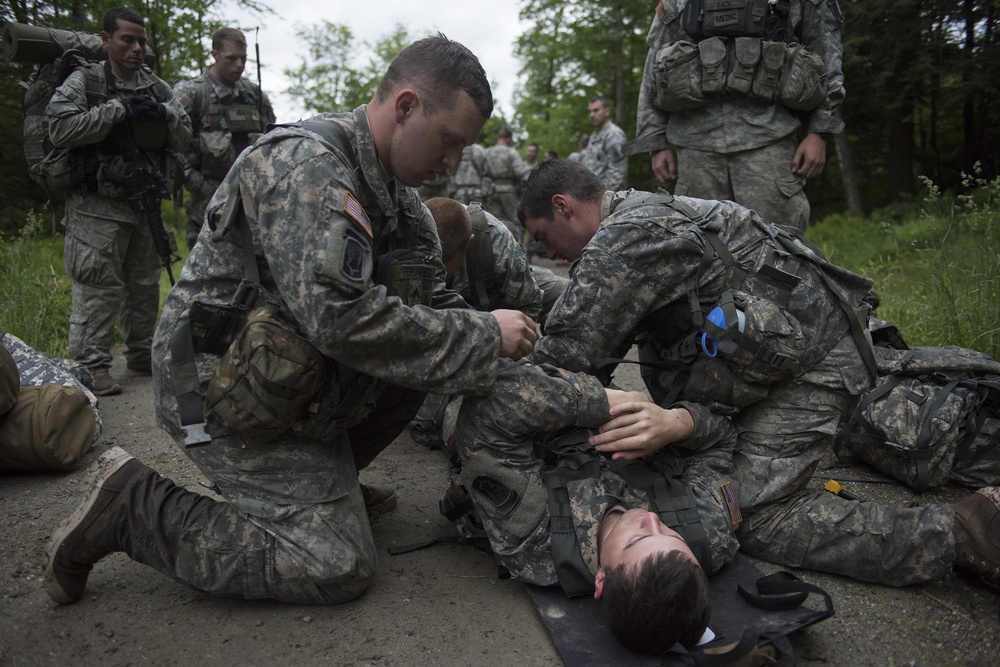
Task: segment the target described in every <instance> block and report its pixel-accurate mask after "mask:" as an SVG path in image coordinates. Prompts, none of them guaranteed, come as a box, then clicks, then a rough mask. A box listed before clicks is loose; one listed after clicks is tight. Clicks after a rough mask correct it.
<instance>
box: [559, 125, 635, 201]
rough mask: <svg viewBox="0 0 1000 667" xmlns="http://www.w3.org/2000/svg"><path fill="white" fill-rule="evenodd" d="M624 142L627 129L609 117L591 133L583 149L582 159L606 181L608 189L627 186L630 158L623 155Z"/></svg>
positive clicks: (618, 188) (605, 185) (619, 188)
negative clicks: (600, 126) (626, 178)
mask: <svg viewBox="0 0 1000 667" xmlns="http://www.w3.org/2000/svg"><path fill="white" fill-rule="evenodd" d="M624 143H625V130H623V129H621V128H620V127H618V126H617V125H615V124H614V123H613V122H611V120H610V119H609V120H608V121H607V122H606V123H604V127H602V128H600V129H599V130H594V132H593V134H591V135H590V142H589V143H588V144H587V147H586V148H585V149H583V154H582V156H581V160H580V161H581V162H583V164H584V165H586V167H587V169H590V170H591V171H592V172H594V173H595V174H597V176H598V177H599V178H600V179H601V180H602V181H604V187H605V188H607V189H608V190H621V189H623V188H624V187H625V177H626V176H627V175H628V158H625V157H621V148H622V144H624ZM570 159H572V158H570Z"/></svg>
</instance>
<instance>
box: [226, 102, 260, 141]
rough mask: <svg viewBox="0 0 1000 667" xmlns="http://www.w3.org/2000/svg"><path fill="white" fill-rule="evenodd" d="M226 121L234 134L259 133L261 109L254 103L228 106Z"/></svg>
mask: <svg viewBox="0 0 1000 667" xmlns="http://www.w3.org/2000/svg"><path fill="white" fill-rule="evenodd" d="M226 123H227V124H228V125H229V131H230V132H232V133H233V134H250V133H251V132H257V133H259V132H260V130H261V127H260V111H258V110H257V107H255V106H253V105H252V104H233V105H230V106H228V107H226Z"/></svg>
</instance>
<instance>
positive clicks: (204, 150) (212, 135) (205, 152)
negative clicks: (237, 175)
mask: <svg viewBox="0 0 1000 667" xmlns="http://www.w3.org/2000/svg"><path fill="white" fill-rule="evenodd" d="M198 148H199V149H200V152H201V165H200V168H199V170H200V171H201V173H202V174H203V175H204V176H205V178H210V179H212V180H214V181H221V180H222V179H224V178H225V177H226V174H227V173H229V168H230V167H231V166H232V165H233V162H235V161H236V148H235V147H234V146H233V137H232V135H231V134H230V133H229V131H228V130H205V131H204V132H202V133H201V134H199V135H198Z"/></svg>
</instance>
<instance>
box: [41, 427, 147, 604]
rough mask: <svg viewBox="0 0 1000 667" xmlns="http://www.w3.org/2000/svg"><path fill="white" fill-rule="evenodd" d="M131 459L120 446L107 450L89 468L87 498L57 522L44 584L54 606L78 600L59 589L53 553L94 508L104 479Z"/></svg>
mask: <svg viewBox="0 0 1000 667" xmlns="http://www.w3.org/2000/svg"><path fill="white" fill-rule="evenodd" d="M133 458H135V457H133V456H132V455H131V454H129V453H128V452H126V451H125V450H124V449H122V448H121V447H112V448H111V449H109V450H108V451H106V452H104V453H103V454H101V456H100V458H98V459H97V462H96V463H95V464H94V466H93V468H92V469H91V474H92V475H93V477H92V479H91V481H90V488H89V489H88V490H87V497H86V498H84V500H83V502H82V503H80V505H79V506H78V507H77V508H76V509H75V510H74V511H73V513H72V514H70V515H69V516H68V517H66V518H65V519H63V522H62V523H60V524H59V527H58V528H56V529H55V531H54V532H53V533H52V537H51V538H50V540H49V544H48V547H47V549H46V554H47V556H48V561H47V564H46V567H45V577H44V583H45V592H47V593H48V594H49V597H50V598H52V599H53V600H54V601H56V602H57V603H59V604H72V603H73V602H76V601H77V600H78V599H79V598H74V597H72V596H71V595H69V594H67V593H66V591H65V590H63V587H62V585H61V584H60V583H59V580H58V578H57V577H56V573H55V572H56V571H55V560H56V554H57V553H59V549H60V548H61V547H62V544H63V542H64V541H66V538H67V537H69V535H70V533H72V532H73V531H74V530H76V529H77V528H78V527H79V525H80V523H81V522H82V521H83V520H84V519H85V518H86V516H87V514H89V513H90V510H91V509H92V508H93V507H94V503H96V502H97V499H98V497H100V495H101V488H102V487H103V486H104V483H105V482H107V481H108V478H109V477H111V476H112V475H114V474H115V473H116V472H118V471H119V470H120V469H121V467H122V466H123V465H125V464H126V463H128V462H129V461H131V460H132V459H133Z"/></svg>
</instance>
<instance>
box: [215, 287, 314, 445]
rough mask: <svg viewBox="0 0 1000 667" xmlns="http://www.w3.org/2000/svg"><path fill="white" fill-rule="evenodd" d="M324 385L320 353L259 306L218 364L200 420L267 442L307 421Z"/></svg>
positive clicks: (272, 311) (271, 310) (269, 310)
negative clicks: (297, 422) (305, 418)
mask: <svg viewBox="0 0 1000 667" xmlns="http://www.w3.org/2000/svg"><path fill="white" fill-rule="evenodd" d="M325 382H326V361H325V358H324V357H323V355H322V353H320V351H319V350H317V349H316V348H315V347H313V345H312V344H311V343H310V342H309V341H307V340H305V339H304V338H302V337H301V336H300V335H299V334H298V331H297V330H296V328H295V327H293V326H292V325H290V324H288V323H287V322H285V321H284V320H283V319H282V318H281V316H280V315H279V313H278V312H277V310H276V308H275V307H274V306H270V305H267V306H263V307H261V308H257V309H255V310H254V311H253V312H252V313H250V317H249V319H248V320H247V325H246V326H245V327H244V328H243V330H242V331H241V332H240V334H239V336H238V337H237V338H236V340H235V342H233V344H232V345H231V346H230V347H229V349H228V350H227V351H226V353H225V354H224V355H223V356H222V358H221V359H219V366H218V368H217V369H216V371H215V375H214V376H213V377H212V379H211V380H210V381H209V383H208V389H207V391H206V393H205V418H206V420H208V421H209V422H210V423H213V424H215V425H217V426H221V427H223V428H225V429H227V430H228V431H230V432H233V433H237V434H239V435H241V436H243V437H244V438H246V439H247V440H250V441H253V442H264V443H266V442H271V441H273V440H276V439H277V438H280V437H281V436H282V435H284V434H285V433H286V432H287V431H288V430H289V429H290V428H291V427H292V425H293V424H294V423H295V422H296V421H299V420H300V419H303V418H304V417H306V416H307V414H308V411H309V409H310V407H311V404H312V403H313V400H314V399H315V397H316V396H317V395H318V394H319V392H320V390H321V389H322V388H323V385H324V383H325Z"/></svg>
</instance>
